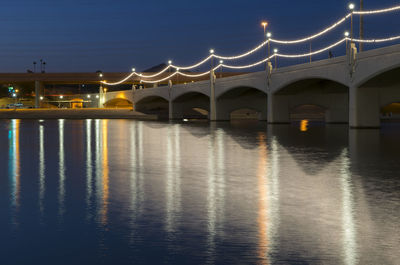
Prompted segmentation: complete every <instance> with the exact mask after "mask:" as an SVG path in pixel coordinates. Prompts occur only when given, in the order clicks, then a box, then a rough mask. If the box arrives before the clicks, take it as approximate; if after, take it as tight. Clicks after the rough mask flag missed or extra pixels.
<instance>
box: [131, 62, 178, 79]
mask: <svg viewBox="0 0 400 265" xmlns="http://www.w3.org/2000/svg"><path fill="white" fill-rule="evenodd" d="M171 63H172V62H171ZM171 67H172V66H171V65H168V66H167V67H165V68H164V69H163V70H161V71H160V72H158V73H156V74H153V75H144V74H142V73H141V74H136V75H138V76H141V77H144V78H153V77H156V76H159V75H161V74H163V73H165V72H166V71H167V70H168V69H170V68H171Z"/></svg>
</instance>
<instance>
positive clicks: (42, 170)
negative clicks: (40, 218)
mask: <svg viewBox="0 0 400 265" xmlns="http://www.w3.org/2000/svg"><path fill="white" fill-rule="evenodd" d="M45 181H46V176H45V159H44V127H43V125H39V210H40V214H41V215H43V213H44V194H45V191H46V185H45V184H46V183H45Z"/></svg>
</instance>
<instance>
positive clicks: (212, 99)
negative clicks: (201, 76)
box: [210, 70, 217, 121]
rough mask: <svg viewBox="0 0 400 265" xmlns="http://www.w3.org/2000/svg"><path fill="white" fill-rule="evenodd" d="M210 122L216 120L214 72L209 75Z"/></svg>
mask: <svg viewBox="0 0 400 265" xmlns="http://www.w3.org/2000/svg"><path fill="white" fill-rule="evenodd" d="M210 90H211V93H210V120H211V121H216V120H217V101H216V98H215V74H214V70H211V73H210Z"/></svg>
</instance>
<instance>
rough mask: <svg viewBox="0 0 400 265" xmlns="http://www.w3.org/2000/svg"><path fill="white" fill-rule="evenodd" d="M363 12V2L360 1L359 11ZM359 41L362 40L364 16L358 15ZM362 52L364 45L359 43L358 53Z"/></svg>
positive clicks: (362, 0)
mask: <svg viewBox="0 0 400 265" xmlns="http://www.w3.org/2000/svg"><path fill="white" fill-rule="evenodd" d="M363 10H364V0H360V11H363ZM360 39H361V40H363V39H364V16H363V15H362V14H361V15H360ZM363 50H364V43H362V42H360V52H362V51H363Z"/></svg>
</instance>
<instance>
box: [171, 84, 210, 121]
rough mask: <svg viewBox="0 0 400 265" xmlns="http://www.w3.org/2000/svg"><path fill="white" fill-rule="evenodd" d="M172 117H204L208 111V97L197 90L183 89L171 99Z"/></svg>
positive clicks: (207, 114)
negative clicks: (181, 92) (183, 90)
mask: <svg viewBox="0 0 400 265" xmlns="http://www.w3.org/2000/svg"><path fill="white" fill-rule="evenodd" d="M171 109H172V114H171V118H172V119H185V118H187V119H206V118H208V116H209V111H210V98H209V96H208V95H206V94H205V93H202V92H198V91H185V93H183V94H180V95H179V96H177V97H175V98H174V99H173V100H172V101H171Z"/></svg>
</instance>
